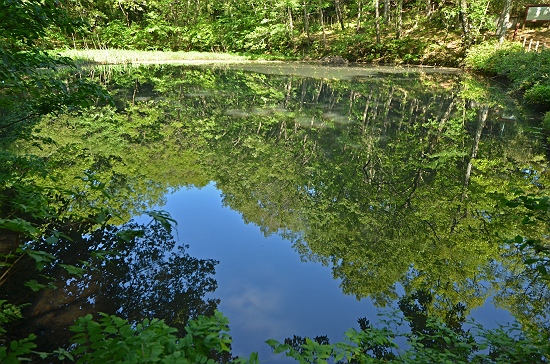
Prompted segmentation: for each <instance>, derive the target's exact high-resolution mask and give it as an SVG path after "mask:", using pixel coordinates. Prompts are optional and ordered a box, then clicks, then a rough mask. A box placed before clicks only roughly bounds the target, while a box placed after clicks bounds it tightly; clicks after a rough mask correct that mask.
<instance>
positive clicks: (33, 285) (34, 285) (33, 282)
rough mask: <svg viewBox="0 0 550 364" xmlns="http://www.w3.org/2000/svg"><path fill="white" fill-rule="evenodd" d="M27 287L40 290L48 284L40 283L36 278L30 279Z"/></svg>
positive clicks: (26, 284)
mask: <svg viewBox="0 0 550 364" xmlns="http://www.w3.org/2000/svg"><path fill="white" fill-rule="evenodd" d="M25 287H29V288H30V289H32V290H33V291H34V292H38V291H40V290H41V289H44V288H46V287H47V286H46V285H45V284H41V283H38V282H37V281H36V280H34V279H31V280H30V281H28V282H26V283H25Z"/></svg>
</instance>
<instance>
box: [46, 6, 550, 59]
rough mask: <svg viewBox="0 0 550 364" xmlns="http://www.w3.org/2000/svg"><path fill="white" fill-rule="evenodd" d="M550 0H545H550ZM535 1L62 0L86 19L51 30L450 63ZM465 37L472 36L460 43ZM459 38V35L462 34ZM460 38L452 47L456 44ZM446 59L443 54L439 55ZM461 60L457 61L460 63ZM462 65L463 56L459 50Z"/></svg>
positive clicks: (203, 47)
mask: <svg viewBox="0 0 550 364" xmlns="http://www.w3.org/2000/svg"><path fill="white" fill-rule="evenodd" d="M542 2H544V1H542ZM528 3H532V2H531V1H529V0H517V1H511V0H497V1H493V0H476V1H471V0H460V1H458V0H456V1H455V0H452V1H449V0H394V1H392V0H365V1H361V0H353V1H352V0H259V1H254V2H250V1H243V0H227V1H226V0H212V1H210V0H208V1H206V0H193V1H191V0H189V1H172V0H147V1H146V0H101V1H91V0H73V1H68V0H67V1H61V2H59V6H62V7H63V8H64V9H65V10H66V11H67V12H68V14H69V15H70V17H71V18H73V19H78V20H79V21H81V22H82V24H87V25H88V26H86V27H80V28H77V29H75V31H73V32H70V33H68V34H63V33H61V32H59V31H58V29H56V28H50V29H48V34H47V36H46V37H44V38H43V41H44V45H45V46H47V47H51V46H53V47H58V48H61V47H72V48H85V49H88V48H89V49H112V48H117V49H134V50H171V51H179V50H184V51H190V50H193V51H216V52H247V53H255V54H273V55H279V56H281V55H286V56H295V57H296V56H297V57H303V56H312V57H314V58H315V57H319V56H323V55H326V54H329V53H330V54H338V55H341V56H343V57H344V58H346V59H348V60H350V61H370V60H377V59H382V60H384V61H386V62H388V61H392V59H391V58H394V59H393V60H398V59H400V60H402V61H405V62H408V63H411V62H414V63H419V62H423V61H424V62H426V61H427V63H430V62H431V63H439V64H441V63H447V64H451V63H452V62H453V60H452V59H450V58H448V57H445V55H441V54H439V55H438V54H436V53H438V52H445V53H452V54H453V56H454V58H456V57H457V55H458V56H460V55H461V54H463V51H464V49H465V46H466V47H467V46H469V45H470V44H473V43H475V42H477V41H480V40H482V39H483V37H484V35H486V34H495V31H496V30H497V28H498V30H499V31H500V30H502V24H505V23H506V19H508V20H509V18H507V17H506V16H507V15H508V16H509V15H512V16H514V15H515V16H518V18H516V19H515V20H514V21H516V20H519V18H520V17H521V16H522V15H523V14H524V11H525V8H524V5H526V4H528ZM460 39H462V41H461V42H460ZM453 41H458V42H455V43H456V44H455V43H453ZM448 44H451V46H448ZM438 59H439V62H438ZM450 62H451V63H450ZM454 64H457V62H456V59H455V60H454Z"/></svg>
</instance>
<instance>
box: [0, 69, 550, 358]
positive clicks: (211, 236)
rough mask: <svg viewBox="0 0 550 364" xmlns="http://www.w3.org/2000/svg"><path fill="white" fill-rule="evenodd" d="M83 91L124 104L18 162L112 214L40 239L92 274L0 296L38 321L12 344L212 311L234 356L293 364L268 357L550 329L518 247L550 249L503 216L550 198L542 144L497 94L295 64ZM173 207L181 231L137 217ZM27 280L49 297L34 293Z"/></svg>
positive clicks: (121, 79) (137, 73) (534, 230)
mask: <svg viewBox="0 0 550 364" xmlns="http://www.w3.org/2000/svg"><path fill="white" fill-rule="evenodd" d="M89 76H91V77H93V78H95V79H97V80H100V81H101V82H102V83H103V84H104V85H105V86H106V87H107V89H109V90H110V91H111V92H112V94H113V95H114V100H115V103H114V106H112V107H96V108H92V109H90V110H87V111H85V112H82V113H81V114H80V115H73V116H67V115H64V116H56V117H51V118H46V119H45V120H43V121H42V122H41V123H40V124H39V125H37V126H36V128H35V131H34V133H35V134H34V135H35V136H36V137H37V138H39V139H40V140H43V141H48V142H43V144H41V145H37V143H36V140H33V141H29V140H20V141H18V142H17V143H15V144H14V145H13V146H12V148H13V149H14V150H17V151H19V153H21V154H22V155H23V154H34V155H37V156H40V157H42V158H45V159H47V161H48V163H49V166H50V168H51V175H52V176H55V178H56V182H55V183H56V185H57V186H62V187H63V188H65V189H67V190H71V191H75V192H74V195H73V197H74V206H73V207H72V208H71V213H72V214H74V215H75V216H80V217H83V216H88V215H89V214H91V213H92V212H97V209H101V208H106V209H108V210H109V211H110V213H111V214H112V216H115V217H113V218H112V220H109V221H110V222H109V224H107V223H104V222H99V223H98V222H97V221H94V222H89V223H79V224H77V225H71V224H69V223H67V224H66V225H65V230H64V231H63V233H64V235H63V236H60V237H58V238H56V240H55V242H54V243H51V242H49V243H47V242H43V248H44V250H46V251H48V252H49V253H51V254H53V255H54V256H55V257H56V258H57V259H58V260H59V262H61V263H63V264H70V265H74V266H76V267H83V268H86V269H85V270H84V271H83V274H82V275H81V276H80V277H79V276H75V275H74V274H70V273H71V272H70V271H67V269H64V268H63V267H60V266H51V265H47V266H45V268H44V270H43V271H42V272H38V273H37V272H35V270H34V269H31V268H32V267H33V265H34V262H33V261H31V260H30V259H29V260H28V261H26V262H25V261H24V260H23V261H22V262H20V263H19V264H18V266H17V267H16V269H15V268H14V269H13V271H12V272H11V273H10V275H9V277H8V278H7V280H6V281H5V282H3V284H2V286H1V291H0V299H7V300H9V301H10V302H14V303H18V304H21V303H25V302H28V303H29V304H30V305H29V306H27V307H26V308H25V309H24V311H23V314H24V316H25V318H26V319H25V321H17V322H16V323H15V325H14V326H13V327H11V329H10V330H11V331H10V332H13V333H17V335H19V336H21V337H23V336H26V335H28V334H30V333H35V334H36V335H37V336H38V339H37V343H38V344H40V349H41V350H45V351H46V350H53V349H55V348H57V347H60V346H63V345H66V344H67V341H68V338H69V337H70V336H71V335H72V333H70V332H69V331H67V329H66V328H67V327H69V326H70V325H72V323H73V322H74V320H75V319H76V318H77V317H80V316H83V315H85V314H87V313H92V314H96V313H97V312H105V313H108V314H117V315H120V316H122V317H124V318H127V319H128V320H130V321H132V322H137V321H139V320H142V319H144V318H151V317H157V318H161V319H165V320H166V322H167V323H168V324H170V325H171V326H174V327H176V328H178V329H180V330H183V327H184V326H185V324H186V323H187V321H188V320H189V319H190V318H194V317H196V316H197V315H201V314H206V315H211V314H213V312H214V310H216V309H217V310H220V311H221V312H222V313H224V314H225V315H226V316H227V317H228V318H229V321H230V328H231V335H232V337H233V339H234V341H233V346H232V348H233V354H234V355H244V356H248V354H250V353H251V352H253V351H258V352H259V355H260V360H261V361H262V362H280V361H283V359H282V358H281V356H280V355H274V354H272V353H271V349H270V348H269V347H268V346H267V345H266V344H265V343H264V342H265V340H267V339H270V338H274V339H277V340H279V341H283V340H284V339H285V338H289V337H292V336H293V335H299V336H310V337H314V336H319V335H326V336H328V338H329V339H330V341H331V342H336V341H339V340H342V339H343V337H344V332H345V331H346V330H347V328H350V327H356V328H357V327H358V323H357V320H358V319H359V318H361V317H366V318H367V319H368V320H369V321H370V322H371V323H373V324H378V323H380V321H381V320H382V319H384V318H386V319H387V318H393V319H396V318H402V317H409V318H411V317H414V314H415V313H418V312H422V313H423V314H425V315H429V316H430V317H439V318H441V319H443V320H447V321H448V322H450V321H452V322H453V323H454V324H456V325H463V327H464V328H468V327H469V325H470V326H471V325H472V324H471V322H470V321H471V320H474V321H475V322H477V323H480V324H482V325H483V326H484V327H487V328H492V327H497V326H498V325H499V324H507V323H510V322H517V323H519V324H521V325H523V326H524V327H537V328H543V329H546V330H549V329H550V327H549V326H550V325H549V321H548V313H547V307H548V305H549V303H550V295H549V291H548V281H545V280H543V279H540V278H541V277H540V274H538V273H540V271H538V270H537V268H536V266H534V265H529V264H525V263H524V261H525V259H526V256H525V254H529V252H528V251H527V250H524V251H520V250H519V249H518V247H517V244H516V243H517V241H515V242H514V238H516V236H522V237H526V236H528V237H531V238H533V239H541V240H543V241H545V239H547V222H546V221H542V220H540V219H539V220H537V219H536V218H533V219H532V221H529V222H528V223H526V221H525V215H522V213H523V210H520V209H519V208H512V207H510V205H509V204H508V205H507V204H506V201H510V200H513V199H514V198H516V197H518V196H519V195H528V194H530V195H531V196H533V197H541V196H545V195H546V192H545V186H546V184H547V182H546V178H548V172H547V157H546V149H545V145H544V138H543V135H542V133H541V132H540V130H539V129H538V128H537V127H536V125H537V122H536V120H534V119H533V118H534V116H533V115H531V114H529V112H528V111H526V110H524V109H521V108H519V107H518V106H517V105H516V103H515V102H514V100H512V99H510V98H509V97H508V96H507V95H506V94H505V93H503V91H502V90H501V89H500V88H499V85H498V84H494V83H491V82H489V81H487V80H483V79H479V78H477V77H473V76H471V75H468V74H464V73H462V72H459V71H456V70H446V69H434V68H392V67H375V68H363V67H343V68H337V67H324V66H323V67H321V66H318V65H307V64H292V63H280V64H278V63H275V64H269V65H267V64H250V65H233V66H216V67H211V66H193V67H189V66H171V65H153V66H140V67H130V66H119V67H101V68H95V69H92V70H90V71H89ZM37 140H38V139H37ZM51 141H53V143H52V142H51ZM37 181H38V182H37V183H44V184H47V183H49V182H47V179H41V180H37ZM90 206H93V208H92V207H90ZM159 210H164V211H166V212H168V213H169V214H170V218H171V219H173V220H175V222H177V224H175V225H173V228H172V231H167V230H166V229H165V227H163V226H162V224H159V223H158V221H159V220H162V218H163V217H165V215H164V214H161V218H160V219H159V218H158V215H155V214H154V213H150V214H144V211H159ZM151 216H157V220H156V222H155V220H153V221H152V219H151ZM105 221H107V220H105ZM165 221H166V220H165ZM167 221H168V222H169V221H170V219H168V220H167ZM98 225H99V226H100V227H99V228H98V227H97V226H98ZM128 231H130V232H137V231H139V232H140V233H139V234H137V233H136V234H134V235H132V234H130V235H125V234H128ZM121 236H122V237H128V239H122V240H121ZM2 249H3V250H7V249H8V247H6V246H4V247H2ZM106 252H108V253H106ZM103 256H106V258H104V259H102V257H103ZM93 268H95V269H93ZM45 275H48V276H49V277H53V278H54V279H49V280H46V279H45V278H44V276H45ZM31 280H34V281H35V282H38V283H41V284H50V285H55V286H56V287H57V289H55V290H53V289H46V290H40V291H37V292H33V291H32V290H31V289H29V285H25V282H28V281H31ZM379 314H383V315H384V316H383V317H382V318H380V317H379V316H378V315H379ZM402 330H405V331H406V330H408V328H407V325H406V324H404V325H403V328H402Z"/></svg>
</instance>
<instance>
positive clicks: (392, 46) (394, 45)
mask: <svg viewBox="0 0 550 364" xmlns="http://www.w3.org/2000/svg"><path fill="white" fill-rule="evenodd" d="M425 48H426V44H425V42H423V41H421V40H418V39H413V38H411V37H403V38H399V39H392V40H389V41H387V42H385V43H384V44H376V42H374V41H373V40H372V39H371V38H370V37H365V36H364V35H363V34H353V35H348V36H342V37H341V38H340V39H339V40H338V41H337V42H336V44H334V45H333V48H332V50H331V52H332V53H335V54H338V55H341V56H342V57H344V58H346V59H348V60H350V61H353V62H376V63H378V62H379V63H419V61H420V59H421V58H422V55H423V54H424V50H425Z"/></svg>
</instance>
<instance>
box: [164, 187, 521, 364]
mask: <svg viewBox="0 0 550 364" xmlns="http://www.w3.org/2000/svg"><path fill="white" fill-rule="evenodd" d="M162 208H163V209H165V210H167V211H168V212H170V214H171V215H172V217H173V218H175V219H176V220H177V222H178V226H177V235H178V236H177V239H179V241H180V243H185V244H188V245H189V249H188V253H189V254H191V255H192V256H195V257H197V258H202V259H216V260H218V261H219V262H220V263H219V264H218V265H217V267H216V276H215V279H216V280H217V281H218V289H217V290H216V291H215V292H214V294H213V295H212V296H213V297H214V298H219V299H221V303H220V305H219V306H218V309H219V310H220V311H221V312H223V313H224V314H225V315H226V316H227V317H228V318H229V320H230V328H231V335H232V337H233V340H234V342H233V354H234V355H242V356H248V355H249V354H250V353H251V352H252V351H258V352H259V354H260V360H261V361H262V362H264V361H269V362H278V361H283V360H284V358H283V357H282V356H281V355H273V354H272V353H271V349H270V348H269V347H268V345H267V344H265V340H267V339H270V338H274V339H276V340H279V341H281V342H282V341H283V340H284V339H285V338H286V337H292V335H300V336H310V337H314V336H317V335H327V336H328V337H329V338H330V340H331V342H336V341H340V340H342V339H343V338H344V332H345V331H346V330H347V329H348V328H350V327H354V328H358V325H357V319H358V318H360V317H367V319H369V320H371V322H377V321H378V320H377V314H378V313H380V312H383V311H384V310H377V309H376V308H375V307H374V305H373V304H372V302H371V301H370V300H368V299H363V300H361V301H358V300H356V299H355V297H353V296H349V295H344V294H343V293H342V291H341V289H340V287H339V284H340V282H339V281H336V280H334V279H333V278H332V273H331V269H330V267H326V266H323V265H322V264H320V263H313V262H302V261H301V260H300V257H299V255H298V253H296V252H295V251H294V250H293V249H292V247H291V244H290V242H289V241H287V240H285V239H282V238H281V237H280V236H277V235H271V236H269V237H267V238H266V237H264V235H263V234H262V233H261V231H260V228H259V227H258V226H255V225H253V224H245V223H244V221H243V219H242V217H241V215H240V213H238V212H236V211H233V210H231V209H230V208H228V207H224V206H222V198H221V192H220V191H219V190H217V189H216V187H215V185H214V184H212V183H211V184H209V185H208V186H206V187H204V188H201V189H197V188H189V189H182V190H179V191H176V192H174V193H172V194H169V195H167V204H166V205H165V206H163V207H162ZM400 293H402V292H400ZM385 311H387V312H389V311H388V309H385ZM471 317H472V318H474V320H475V321H476V322H478V323H480V324H482V325H483V326H485V327H486V328H494V327H496V326H497V324H496V322H497V321H498V322H499V323H505V322H509V321H510V320H512V317H511V315H510V314H509V313H508V312H506V311H504V310H500V309H496V308H495V307H494V306H493V305H492V304H491V303H489V302H487V303H486V304H485V305H484V306H482V307H480V308H477V309H475V310H473V313H472V315H471Z"/></svg>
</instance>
